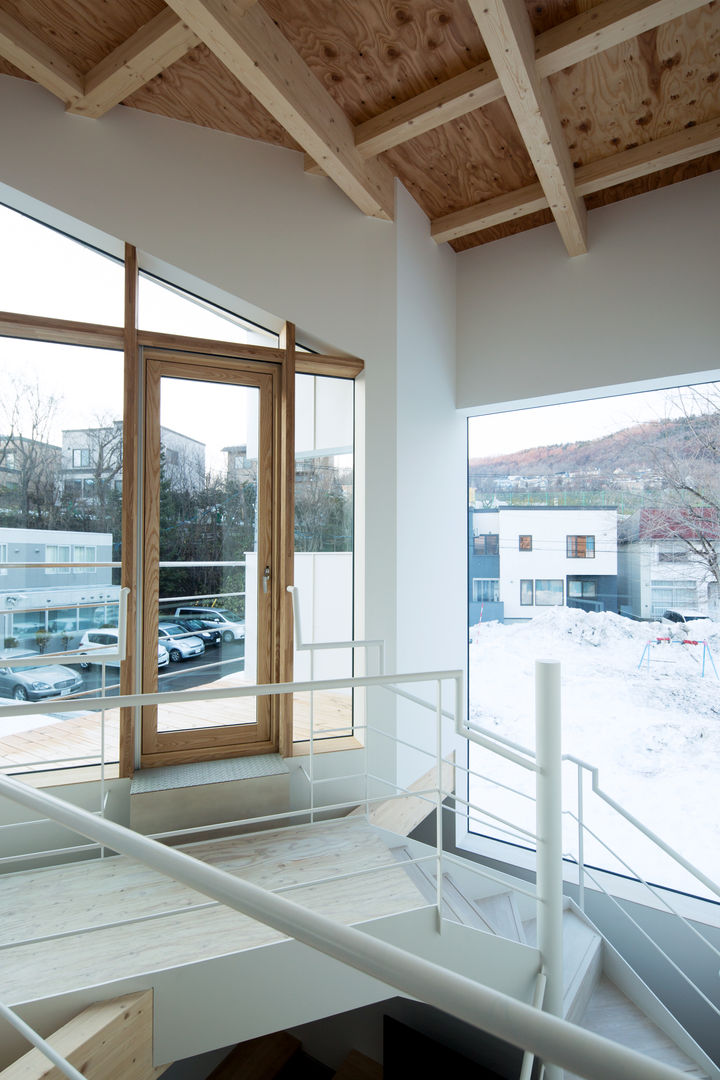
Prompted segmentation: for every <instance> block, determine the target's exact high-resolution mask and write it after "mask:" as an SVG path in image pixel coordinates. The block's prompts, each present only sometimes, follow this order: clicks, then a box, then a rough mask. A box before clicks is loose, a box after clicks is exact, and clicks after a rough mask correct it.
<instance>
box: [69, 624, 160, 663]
mask: <svg viewBox="0 0 720 1080" xmlns="http://www.w3.org/2000/svg"><path fill="white" fill-rule="evenodd" d="M118 642H119V633H118V631H117V630H113V629H112V627H109V628H106V629H105V630H86V631H85V633H84V634H83V636H82V637H81V639H80V644H79V645H78V649H87V651H88V653H92V652H93V650H98V649H105V650H109V649H110V648H112V649H113V650H114V651H117V647H118ZM95 662H96V663H97V661H95ZM91 663H92V661H91V660H81V661H80V667H81V668H82V669H83V670H87V668H89V667H90V665H91ZM169 663H170V657H169V655H168V651H167V649H166V648H165V646H164V645H161V644H160V642H158V667H159V668H161V667H167V665H168V664H169ZM107 666H108V667H120V664H119V663H118V661H117V660H113V661H112V662H111V663H109V664H108V665H107Z"/></svg>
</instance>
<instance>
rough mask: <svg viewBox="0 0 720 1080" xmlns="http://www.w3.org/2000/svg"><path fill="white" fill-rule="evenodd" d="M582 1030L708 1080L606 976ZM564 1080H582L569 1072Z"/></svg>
mask: <svg viewBox="0 0 720 1080" xmlns="http://www.w3.org/2000/svg"><path fill="white" fill-rule="evenodd" d="M580 1026H581V1027H583V1028H585V1029H586V1030H587V1031H592V1032H594V1033H595V1034H598V1035H604V1036H605V1037H606V1038H608V1039H613V1040H614V1041H615V1042H618V1043H621V1044H622V1045H623V1046H628V1047H630V1048H631V1049H633V1050H637V1051H638V1052H639V1053H641V1054H646V1055H647V1056H648V1057H651V1058H655V1059H656V1060H657V1061H662V1062H663V1063H664V1064H666V1065H672V1066H674V1067H675V1068H676V1069H679V1070H680V1072H684V1073H686V1074H687V1075H688V1076H689V1077H698V1078H699V1077H704V1078H705V1080H707V1074H706V1073H704V1072H703V1071H702V1069H700V1067H699V1066H698V1065H696V1064H695V1062H694V1061H692V1060H691V1059H690V1058H689V1057H688V1056H687V1055H686V1054H685V1053H683V1051H682V1050H680V1049H679V1048H678V1047H677V1046H676V1045H675V1043H674V1042H673V1041H672V1039H670V1037H669V1036H668V1035H666V1034H665V1032H663V1031H661V1030H660V1028H659V1027H657V1025H656V1024H654V1023H653V1022H652V1020H650V1019H649V1018H648V1017H647V1016H646V1015H645V1013H644V1012H642V1010H641V1009H639V1008H638V1007H637V1005H635V1004H634V1003H633V1002H632V1001H630V999H629V998H627V997H626V996H625V995H624V994H623V993H622V991H620V990H618V988H617V987H616V986H615V985H614V983H612V982H611V981H610V979H608V978H607V977H606V976H602V977H601V978H600V979H599V981H598V983H597V986H596V987H595V989H594V991H593V993H592V996H591V998H590V1001H589V1002H588V1004H587V1006H586V1008H585V1010H584V1013H583V1015H582V1017H581V1019H580ZM565 1080H579V1077H576V1076H575V1074H574V1073H569V1072H566V1073H565Z"/></svg>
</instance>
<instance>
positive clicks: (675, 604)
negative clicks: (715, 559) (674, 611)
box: [650, 578, 698, 617]
mask: <svg viewBox="0 0 720 1080" xmlns="http://www.w3.org/2000/svg"><path fill="white" fill-rule="evenodd" d="M650 603H651V605H652V611H651V614H652V615H653V616H655V617H657V616H660V615H662V613H663V612H664V611H666V610H667V609H668V608H680V609H682V608H685V609H686V610H688V609H689V610H691V611H695V610H696V609H697V607H698V591H697V582H696V581H688V580H683V579H682V578H678V579H677V580H675V581H657V580H656V581H651V582H650Z"/></svg>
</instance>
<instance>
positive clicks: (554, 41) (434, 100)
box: [306, 0, 706, 173]
mask: <svg viewBox="0 0 720 1080" xmlns="http://www.w3.org/2000/svg"><path fill="white" fill-rule="evenodd" d="M704 3H706V0H605V2H604V3H602V4H598V5H597V6H596V7H594V8H591V10H590V11H587V12H583V13H582V14H580V15H576V16H575V17H574V18H572V19H568V20H567V21H566V22H564V23H560V25H559V26H555V27H553V28H552V29H551V30H546V31H545V33H543V34H539V35H538V37H537V38H536V39H535V60H536V63H537V68H538V72H539V73H540V75H541V76H542V77H543V78H547V76H548V75H554V74H556V73H557V72H558V71H562V70H563V68H566V67H569V66H570V65H571V64H577V63H579V62H580V61H582V60H587V59H588V57H590V56H594V55H596V54H597V53H600V52H603V51H604V50H605V49H609V48H611V47H612V46H613V45H619V44H620V43H621V42H623V41H629V40H630V39H631V38H633V37H636V36H637V35H638V34H641V33H643V32H644V31H645V30H652V29H654V28H655V27H656V26H661V25H662V24H663V23H665V22H668V21H669V20H670V19H674V18H677V17H678V16H680V15H683V14H687V13H688V12H690V11H694V10H695V9H696V8H699V7H702V6H703V5H704ZM504 96H505V92H504V90H503V88H502V85H501V83H500V80H499V79H498V77H497V73H496V71H495V68H494V66H493V64H492V62H491V61H490V60H486V61H485V63H483V64H478V65H477V66H476V67H472V68H469V69H468V70H467V71H463V72H462V73H461V74H460V75H456V76H454V77H453V78H452V79H447V80H446V81H445V82H443V83H440V85H439V86H433V87H431V88H430V89H429V90H425V91H424V92H423V93H422V94H417V95H416V96H415V97H413V98H410V99H409V100H408V101H403V102H402V103H401V104H400V105H396V106H395V107H394V108H392V109H388V110H386V111H385V112H383V113H380V115H379V116H374V117H373V118H372V119H371V120H365V121H364V122H363V123H362V124H358V126H357V127H356V128H355V145H356V146H357V148H358V152H359V154H360V156H361V157H363V158H370V157H375V156H376V155H377V154H382V153H383V151H385V150H390V149H392V147H393V146H400V145H402V144H403V143H406V142H409V141H410V140H411V139H415V138H417V137H418V135H424V134H425V133H426V132H427V131H432V130H433V129H434V128H437V127H441V126H442V125H443V124H448V123H450V121H451V120H457V119H458V118H459V117H461V116H465V115H466V114H467V113H469V112H473V111H474V110H475V109H481V108H482V107H483V106H484V105H489V104H490V102H492V101H498V100H499V99H500V98H502V97H504ZM306 171H307V172H313V173H321V172H322V169H320V168H318V167H317V165H310V166H308V167H307V169H306Z"/></svg>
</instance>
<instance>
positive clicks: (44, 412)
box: [0, 379, 61, 528]
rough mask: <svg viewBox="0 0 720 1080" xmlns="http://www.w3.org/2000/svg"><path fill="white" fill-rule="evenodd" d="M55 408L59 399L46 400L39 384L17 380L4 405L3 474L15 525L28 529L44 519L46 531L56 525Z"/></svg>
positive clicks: (0, 461) (0, 458)
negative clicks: (52, 437)
mask: <svg viewBox="0 0 720 1080" xmlns="http://www.w3.org/2000/svg"><path fill="white" fill-rule="evenodd" d="M57 408H58V400H57V398H55V397H53V396H52V395H45V394H43V392H42V391H41V389H40V385H39V383H38V382H35V383H28V382H23V381H22V380H19V379H15V380H14V381H13V392H12V393H11V394H10V395H8V398H7V399H6V401H5V402H4V404H3V410H2V411H3V413H4V417H3V425H2V426H3V427H4V429H5V434H3V435H2V436H0V470H2V477H3V482H4V486H5V488H6V490H7V493H8V496H9V498H8V501H12V502H13V503H15V508H16V518H17V524H18V525H20V526H23V527H25V528H27V527H29V526H32V525H35V524H37V523H38V522H39V521H40V520H41V518H42V522H43V525H44V526H45V527H52V525H54V524H56V518H57V515H58V503H59V493H60V467H61V451H60V447H59V446H54V445H53V444H51V443H50V442H49V437H50V433H51V430H52V425H53V422H54V419H55V414H56V412H57Z"/></svg>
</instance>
